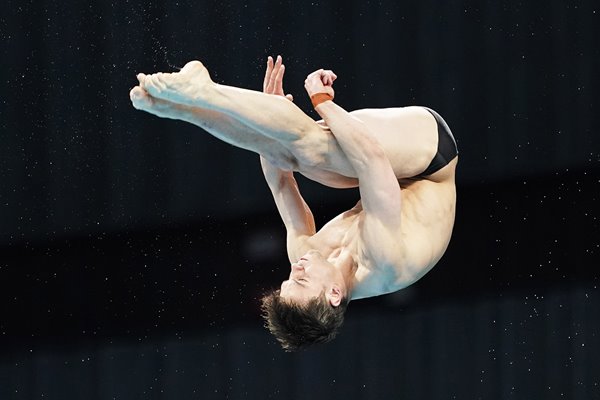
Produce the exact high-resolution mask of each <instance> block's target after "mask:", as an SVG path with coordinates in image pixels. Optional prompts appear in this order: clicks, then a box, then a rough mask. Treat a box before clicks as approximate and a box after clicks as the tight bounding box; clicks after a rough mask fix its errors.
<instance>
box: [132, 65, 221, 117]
mask: <svg viewBox="0 0 600 400" xmlns="http://www.w3.org/2000/svg"><path fill="white" fill-rule="evenodd" d="M138 80H139V81H140V86H141V88H142V89H144V90H145V91H146V92H148V94H150V96H152V97H153V98H155V99H162V100H167V101H170V102H173V103H177V104H185V105H188V106H206V105H208V103H209V98H210V96H211V91H212V89H213V88H214V87H215V86H216V84H215V83H214V82H213V81H212V80H211V79H210V75H209V74H208V71H207V70H206V68H205V67H204V65H202V63H201V62H200V61H190V62H189V63H187V64H186V65H185V66H184V67H183V68H182V69H181V71H179V72H174V73H162V72H159V73H157V74H152V75H145V74H138ZM134 106H135V104H134Z"/></svg>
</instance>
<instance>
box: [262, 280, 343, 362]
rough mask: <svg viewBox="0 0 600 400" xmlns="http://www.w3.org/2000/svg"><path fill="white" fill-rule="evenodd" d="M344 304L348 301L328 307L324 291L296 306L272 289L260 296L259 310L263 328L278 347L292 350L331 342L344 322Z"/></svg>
mask: <svg viewBox="0 0 600 400" xmlns="http://www.w3.org/2000/svg"><path fill="white" fill-rule="evenodd" d="M347 305H348V299H346V298H343V299H342V301H341V302H340V305H339V306H337V307H334V306H332V305H331V304H330V303H329V301H328V300H327V297H326V296H325V292H324V291H323V292H322V293H321V294H320V295H319V296H317V297H314V298H312V299H310V300H309V301H308V303H306V304H297V303H296V302H293V301H286V300H285V299H284V298H282V297H281V295H280V293H279V290H273V291H271V292H269V293H267V294H265V295H264V296H263V298H262V306H261V309H262V317H263V318H264V320H265V327H266V328H267V329H268V330H269V331H270V332H271V333H272V334H273V335H274V336H275V338H276V339H277V340H278V341H279V343H280V344H281V347H283V349H284V350H286V351H296V350H303V349H305V348H306V347H308V346H310V345H312V344H317V343H326V342H329V341H331V340H333V338H335V336H336V335H337V332H338V329H339V328H340V327H341V326H342V324H343V323H344V312H345V311H346V307H347Z"/></svg>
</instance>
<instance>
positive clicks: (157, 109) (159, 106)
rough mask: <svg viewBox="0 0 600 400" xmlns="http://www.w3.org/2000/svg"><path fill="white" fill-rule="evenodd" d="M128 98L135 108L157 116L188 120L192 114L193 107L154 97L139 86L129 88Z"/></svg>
mask: <svg viewBox="0 0 600 400" xmlns="http://www.w3.org/2000/svg"><path fill="white" fill-rule="evenodd" d="M129 98H130V99H131V103H132V104H133V106H134V107H135V108H137V109H138V110H142V111H146V112H148V113H150V114H153V115H156V116H157V117H161V118H170V119H180V120H184V121H188V120H190V119H191V118H193V116H194V109H193V107H189V106H186V105H182V104H175V103H172V102H170V101H166V100H162V99H157V98H154V97H152V96H150V95H149V94H148V92H146V91H145V90H144V89H142V88H141V87H140V86H136V87H134V88H133V89H131V91H130V92H129Z"/></svg>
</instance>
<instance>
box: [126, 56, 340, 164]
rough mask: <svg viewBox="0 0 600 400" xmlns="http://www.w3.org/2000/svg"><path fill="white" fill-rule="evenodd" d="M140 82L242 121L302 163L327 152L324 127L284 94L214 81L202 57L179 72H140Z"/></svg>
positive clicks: (159, 94)
mask: <svg viewBox="0 0 600 400" xmlns="http://www.w3.org/2000/svg"><path fill="white" fill-rule="evenodd" d="M138 79H139V80H140V86H141V87H142V88H143V89H144V90H146V91H147V92H148V93H149V94H150V95H151V96H152V97H153V98H157V99H162V100H166V101H169V102H173V103H177V104H182V105H186V106H190V107H198V108H202V109H208V110H212V111H217V112H219V113H222V114H226V115H228V116H230V117H232V118H233V119H235V120H237V121H239V122H240V123H241V124H242V125H245V126H247V127H248V128H250V129H252V130H254V131H255V132H260V133H261V134H262V135H263V136H265V137H267V138H271V139H274V140H276V141H277V142H279V143H281V144H282V145H283V146H284V147H286V148H288V149H290V150H291V151H293V152H294V153H295V155H296V157H297V158H298V159H299V161H300V162H301V163H306V164H309V165H317V164H319V163H322V162H323V161H324V160H323V157H325V156H326V153H327V151H328V150H329V149H328V142H329V141H331V140H332V139H333V138H330V137H326V135H323V129H322V128H321V127H320V126H319V125H318V124H317V123H316V122H315V121H314V120H313V119H312V118H310V117H309V116H308V115H306V114H305V113H304V112H302V110H300V109H299V108H298V107H297V106H296V105H295V104H294V103H292V102H291V101H289V100H287V99H285V98H284V97H281V96H275V95H269V94H264V93H261V92H257V91H252V90H246V89H240V88H236V87H232V86H226V85H219V84H216V83H214V82H213V81H212V80H211V79H210V76H209V74H208V71H207V70H206V68H204V66H203V65H202V63H200V62H199V61H192V62H189V63H187V64H186V65H185V67H184V68H183V69H182V70H181V71H180V72H176V73H170V74H169V73H157V74H153V75H144V74H139V75H138Z"/></svg>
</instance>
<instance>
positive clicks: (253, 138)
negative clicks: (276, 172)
mask: <svg viewBox="0 0 600 400" xmlns="http://www.w3.org/2000/svg"><path fill="white" fill-rule="evenodd" d="M129 96H130V98H131V102H132V103H133V106H134V107H135V108H137V109H138V110H142V111H146V112H148V113H150V114H153V115H156V116H157V117H161V118H169V119H175V120H181V121H185V122H189V123H191V124H193V125H196V126H198V127H200V128H202V129H204V130H205V131H207V132H208V133H210V134H211V135H212V136H214V137H216V138H217V139H220V140H222V141H224V142H226V143H229V144H231V145H233V146H236V147H239V148H242V149H245V150H250V151H253V152H255V153H258V154H261V155H262V156H263V157H265V158H267V159H268V160H269V161H270V162H271V163H273V164H275V165H277V166H278V167H280V168H283V169H286V170H291V169H293V168H294V167H295V166H296V162H295V159H294V157H293V155H292V153H291V152H290V151H289V150H288V149H287V148H285V147H284V146H282V145H281V144H280V143H279V142H278V141H276V140H274V139H271V138H269V137H266V136H264V135H263V134H262V133H260V132H257V131H255V130H253V129H252V128H250V127H248V126H246V125H244V124H242V123H240V122H239V121H238V120H236V119H234V118H232V117H230V116H228V115H227V114H223V113H220V112H218V111H215V110H207V109H203V108H199V107H191V106H188V105H182V104H175V103H172V102H170V101H166V100H163V99H157V98H154V97H152V96H150V95H148V93H147V92H146V91H145V90H144V89H142V88H141V87H139V86H136V87H134V88H133V89H132V90H131V92H130V94H129Z"/></svg>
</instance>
